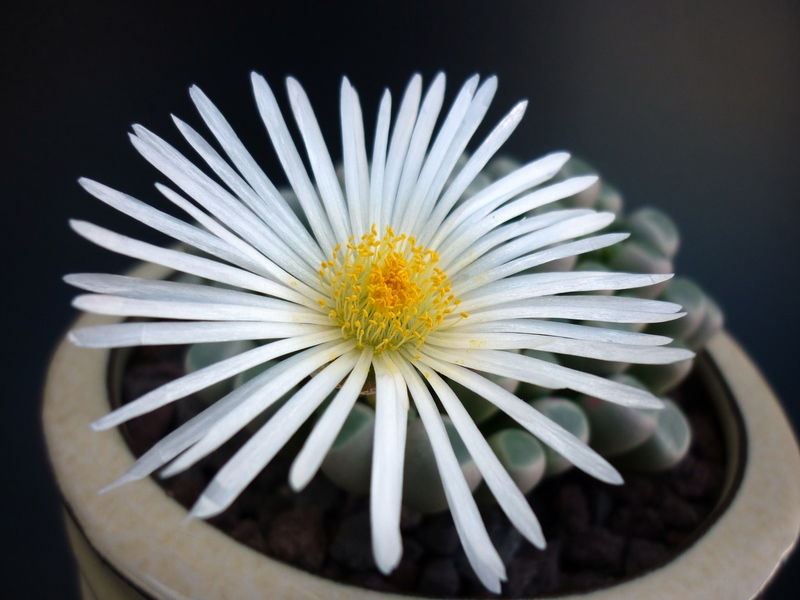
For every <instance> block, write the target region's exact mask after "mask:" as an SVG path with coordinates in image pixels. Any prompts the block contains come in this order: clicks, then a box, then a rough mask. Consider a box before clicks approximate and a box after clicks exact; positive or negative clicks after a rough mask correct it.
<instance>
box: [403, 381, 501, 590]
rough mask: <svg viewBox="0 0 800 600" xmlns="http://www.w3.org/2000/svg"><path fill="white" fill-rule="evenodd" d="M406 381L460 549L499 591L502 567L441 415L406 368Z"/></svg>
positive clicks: (484, 580)
mask: <svg viewBox="0 0 800 600" xmlns="http://www.w3.org/2000/svg"><path fill="white" fill-rule="evenodd" d="M423 373H424V371H423ZM406 382H407V384H408V387H409V389H410V390H411V395H412V397H413V398H414V404H415V406H416V407H417V411H418V412H419V416H420V417H421V418H422V424H423V426H424V427H425V432H426V433H427V434H428V439H429V440H430V442H431V447H432V448H433V455H434V457H435V459H436V466H437V467H438V469H439V475H440V477H441V478H442V485H443V486H444V493H445V496H446V497H447V504H448V506H449V507H450V513H451V514H452V516H453V522H454V523H455V526H456V531H457V532H458V537H459V538H460V539H461V543H462V545H463V546H464V552H465V553H466V555H467V558H468V559H469V563H470V565H472V568H473V569H474V570H475V574H476V575H477V576H478V578H479V579H480V580H481V583H483V585H484V586H485V587H486V589H488V590H489V591H491V592H494V593H500V584H501V582H502V581H505V579H506V570H505V566H504V565H503V561H502V559H501V558H500V555H499V554H498V553H497V550H495V547H494V545H493V544H492V540H491V539H490V538H489V534H488V533H487V532H486V527H484V525H483V520H482V519H481V515H480V513H479V512H478V506H477V505H476V504H475V499H474V498H473V497H472V492H471V491H470V489H469V486H468V485H467V481H466V479H464V474H463V473H462V472H461V466H460V465H459V464H458V459H457V458H456V455H455V452H454V451H453V447H452V446H451V445H450V439H449V438H448V437H447V431H446V430H445V427H444V423H443V422H442V417H441V416H440V415H439V411H438V410H437V408H436V404H435V403H434V401H433V398H432V397H431V394H430V392H429V391H428V389H427V388H426V387H425V385H424V384H423V383H422V381H421V380H420V378H419V376H418V375H417V374H416V373H415V372H413V371H412V370H409V371H408V373H407V374H406ZM474 458H475V457H474V456H473V459H474Z"/></svg>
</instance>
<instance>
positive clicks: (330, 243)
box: [251, 73, 337, 256]
mask: <svg viewBox="0 0 800 600" xmlns="http://www.w3.org/2000/svg"><path fill="white" fill-rule="evenodd" d="M251 80H252V82H253V92H254V93H255V97H256V104H257V105H258V110H259V112H260V113H261V119H262V120H263V121H264V124H265V125H266V127H267V131H268V132H269V137H270V141H272V145H273V147H274V148H275V152H276V153H277V155H278V159H279V160H280V162H281V165H283V170H284V171H285V172H286V176H287V177H288V179H289V183H290V184H291V186H292V189H293V190H294V192H295V194H297V199H298V200H299V201H300V205H301V206H302V207H303V212H305V214H306V216H307V217H308V221H309V223H310V225H311V230H312V231H313V232H314V236H315V237H316V239H317V241H319V243H320V246H321V248H322V253H323V255H325V256H328V255H329V254H330V253H331V251H332V250H333V247H334V246H336V244H337V241H336V238H335V237H334V235H333V230H332V229H331V223H330V221H329V220H328V217H327V215H326V214H325V211H323V209H322V206H321V205H320V202H319V198H317V193H316V192H315V191H314V186H313V185H311V180H310V179H309V178H308V173H306V170H305V167H304V166H303V161H302V160H301V159H300V154H298V152H297V148H296V147H295V145H294V142H293V141H292V136H291V135H290V134H289V129H288V128H287V127H286V122H285V121H284V120H283V116H281V111H280V109H279V108H278V103H277V102H276V101H275V96H274V95H273V93H272V90H271V89H270V87H269V85H267V82H266V80H265V79H264V78H263V77H262V76H261V75H259V74H258V73H253V74H252V75H251Z"/></svg>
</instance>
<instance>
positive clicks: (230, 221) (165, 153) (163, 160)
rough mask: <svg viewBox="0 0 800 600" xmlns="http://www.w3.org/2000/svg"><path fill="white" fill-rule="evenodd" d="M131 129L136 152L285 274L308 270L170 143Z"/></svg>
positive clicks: (291, 252) (240, 203)
mask: <svg viewBox="0 0 800 600" xmlns="http://www.w3.org/2000/svg"><path fill="white" fill-rule="evenodd" d="M133 130H134V132H135V135H131V136H130V137H131V142H132V143H133V145H134V147H135V148H136V149H137V150H138V151H139V153H140V154H141V155H142V156H143V157H144V158H145V159H147V160H148V161H149V162H150V163H151V164H152V165H153V166H154V167H156V168H157V169H158V170H159V171H161V172H162V173H164V175H166V176H167V177H169V178H170V179H172V181H173V182H174V183H175V184H176V185H177V186H178V187H180V188H181V189H182V190H183V191H184V192H186V193H187V194H188V195H189V196H190V197H191V198H192V199H194V200H195V201H196V202H197V203H198V204H200V205H201V206H202V207H203V208H205V209H206V210H207V211H208V212H210V213H211V214H212V215H214V217H216V218H218V219H219V220H220V221H221V222H222V223H224V224H225V225H226V226H227V227H229V228H230V229H231V230H233V231H235V232H236V233H237V235H239V236H241V237H242V238H243V239H244V240H246V241H247V242H248V243H249V244H250V245H251V246H253V247H254V248H256V249H258V250H259V252H261V253H262V254H263V255H264V256H266V257H269V258H270V259H271V260H272V261H274V262H275V263H276V264H277V265H279V266H280V267H281V268H282V269H285V270H286V271H288V272H289V273H298V274H300V273H302V272H303V270H304V269H308V265H306V264H305V263H304V262H303V260H302V259H301V258H300V257H299V256H297V254H296V253H295V252H294V250H293V249H292V248H291V247H289V246H288V245H287V244H285V243H284V242H283V241H282V240H281V239H280V238H279V237H278V236H277V235H276V234H275V232H274V231H272V229H270V228H269V227H268V226H267V225H266V224H265V223H264V222H263V221H262V220H261V219H259V218H258V216H257V215H255V214H254V213H253V212H252V211H251V210H250V209H248V208H247V207H246V206H245V205H244V204H242V202H241V201H240V200H239V199H237V198H234V197H233V196H232V195H231V194H230V193H229V192H228V191H227V190H225V189H224V188H223V187H222V186H220V185H219V184H218V183H216V182H215V181H213V180H212V179H211V178H210V177H208V176H207V175H206V174H205V173H203V172H202V171H201V170H200V169H198V168H197V167H196V166H195V165H193V164H192V163H191V162H190V161H189V160H187V159H186V158H185V157H184V156H183V155H182V154H181V153H180V152H178V151H177V150H176V149H175V148H173V147H172V146H171V145H170V144H168V143H167V142H165V141H164V140H163V139H161V138H160V137H158V136H157V135H155V134H153V133H152V132H150V131H148V130H147V129H145V128H144V127H142V126H140V125H134V126H133ZM280 275H281V273H278V274H277V275H276V277H279V276H280Z"/></svg>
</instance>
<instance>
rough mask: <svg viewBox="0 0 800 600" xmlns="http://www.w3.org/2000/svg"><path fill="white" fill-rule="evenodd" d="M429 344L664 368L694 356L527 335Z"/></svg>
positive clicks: (459, 337) (436, 338)
mask: <svg viewBox="0 0 800 600" xmlns="http://www.w3.org/2000/svg"><path fill="white" fill-rule="evenodd" d="M425 342H426V344H432V345H434V346H439V347H443V348H453V349H461V350H513V349H522V348H527V349H529V350H541V351H543V352H553V353H555V354H570V355H572V356H583V357H586V358H595V359H598V360H611V361H620V362H630V363H637V364H648V365H662V364H669V363H674V362H678V361H681V360H686V359H689V358H692V357H693V356H694V352H692V351H690V350H685V349H683V348H672V347H667V346H641V345H638V346H637V345H625V344H621V343H608V342H600V341H587V340H574V339H567V338H558V337H550V336H546V335H528V334H525V333H480V334H476V333H474V332H473V333H448V332H437V333H432V334H430V335H429V336H428V337H427V338H425Z"/></svg>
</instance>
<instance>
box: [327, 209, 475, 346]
mask: <svg viewBox="0 0 800 600" xmlns="http://www.w3.org/2000/svg"><path fill="white" fill-rule="evenodd" d="M438 260H439V255H438V254H437V253H436V252H434V251H432V250H428V249H426V248H424V247H423V246H421V245H418V244H417V241H416V239H415V238H414V237H409V236H407V235H406V234H402V233H401V234H399V235H398V234H396V233H395V232H394V231H393V230H392V228H391V227H386V232H385V234H384V235H383V237H382V238H380V237H378V231H377V227H376V226H375V225H372V227H371V229H370V232H369V233H366V234H364V235H363V236H361V240H360V241H359V242H358V243H356V241H355V238H354V237H353V238H350V240H348V242H347V243H346V244H344V245H342V244H340V245H338V246H336V248H335V249H334V251H333V253H332V257H331V260H326V261H324V262H323V263H322V264H321V267H322V268H321V269H320V280H321V282H322V285H323V286H324V287H325V289H326V290H327V291H328V297H327V298H324V299H320V301H319V302H320V304H321V305H323V306H325V307H327V308H328V309H329V311H330V312H329V314H330V316H331V319H332V320H333V321H334V322H335V324H336V326H337V327H340V328H341V331H342V337H343V338H344V339H350V338H355V339H356V342H357V344H358V346H359V347H364V346H372V347H373V348H374V350H375V352H376V353H380V352H381V351H383V350H392V351H394V350H397V349H398V348H400V347H401V346H403V345H404V344H409V345H410V346H412V347H419V346H421V345H422V344H423V343H424V341H425V337H426V336H428V335H429V334H430V333H431V332H432V331H434V330H435V329H436V328H438V327H439V326H440V325H441V324H442V323H443V321H444V319H445V317H446V316H447V315H449V314H451V313H452V312H454V309H455V307H456V306H458V304H459V303H460V300H458V299H456V298H455V296H454V295H453V294H452V293H451V292H450V282H449V281H448V279H447V275H446V274H445V273H444V272H443V271H442V270H441V269H439V268H438V267H436V266H435V265H436V263H437V262H438ZM461 316H462V317H463V318H466V316H467V314H466V313H461Z"/></svg>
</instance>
